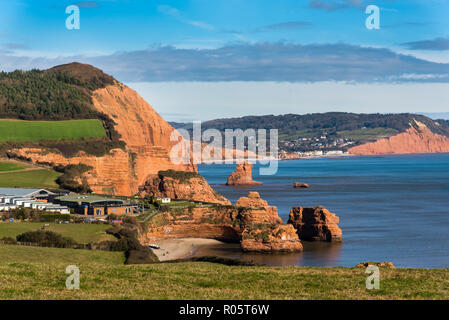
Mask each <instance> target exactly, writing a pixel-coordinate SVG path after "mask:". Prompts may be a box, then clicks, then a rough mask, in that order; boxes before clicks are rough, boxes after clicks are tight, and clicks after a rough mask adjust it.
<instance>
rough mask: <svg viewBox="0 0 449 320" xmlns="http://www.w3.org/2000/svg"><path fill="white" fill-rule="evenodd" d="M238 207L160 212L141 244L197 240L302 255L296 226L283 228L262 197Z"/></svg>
mask: <svg viewBox="0 0 449 320" xmlns="http://www.w3.org/2000/svg"><path fill="white" fill-rule="evenodd" d="M237 204H238V206H237ZM237 204H236V206H231V205H214V206H210V207H192V208H184V209H173V208H172V209H170V210H168V211H165V212H159V213H158V214H157V215H156V216H154V217H153V218H152V219H151V220H150V221H149V222H148V227H147V229H146V230H145V231H144V232H143V233H142V234H141V235H140V241H141V242H142V243H145V244H148V243H151V242H153V241H156V240H159V239H166V238H189V237H193V238H208V239H217V240H221V241H229V242H240V244H241V247H242V249H243V250H245V251H257V252H297V251H302V244H301V242H300V240H299V237H298V235H297V233H296V230H295V229H294V228H293V226H291V225H284V224H282V220H281V219H280V218H279V216H278V215H277V210H276V208H275V207H270V206H269V205H268V203H267V202H266V201H264V200H263V199H261V198H260V196H259V194H257V193H250V194H249V196H248V197H244V198H240V199H239V200H238V201H237Z"/></svg>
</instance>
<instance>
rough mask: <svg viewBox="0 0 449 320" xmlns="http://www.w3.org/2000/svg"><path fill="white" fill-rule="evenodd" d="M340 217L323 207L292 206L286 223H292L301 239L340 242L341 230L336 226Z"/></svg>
mask: <svg viewBox="0 0 449 320" xmlns="http://www.w3.org/2000/svg"><path fill="white" fill-rule="evenodd" d="M339 221H340V219H339V218H338V217H337V216H336V215H335V214H334V213H332V212H330V211H329V210H327V209H325V208H323V207H315V208H303V207H293V208H292V209H291V210H290V214H289V220H288V223H289V224H291V225H293V227H295V229H296V230H297V232H298V236H299V238H300V239H301V240H305V241H328V242H341V241H342V231H341V229H340V228H339V227H338V222H339Z"/></svg>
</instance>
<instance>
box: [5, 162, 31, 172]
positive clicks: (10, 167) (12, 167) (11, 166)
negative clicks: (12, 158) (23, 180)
mask: <svg viewBox="0 0 449 320" xmlns="http://www.w3.org/2000/svg"><path fill="white" fill-rule="evenodd" d="M26 168H29V166H25V165H20V164H18V163H15V162H0V172H7V171H16V170H23V169H26Z"/></svg>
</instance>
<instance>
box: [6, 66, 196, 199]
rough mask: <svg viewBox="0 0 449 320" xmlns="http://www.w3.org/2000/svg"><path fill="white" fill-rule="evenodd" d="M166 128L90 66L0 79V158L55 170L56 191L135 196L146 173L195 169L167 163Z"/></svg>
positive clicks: (136, 99)
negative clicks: (0, 135) (59, 186)
mask: <svg viewBox="0 0 449 320" xmlns="http://www.w3.org/2000/svg"><path fill="white" fill-rule="evenodd" d="M1 119H3V120H1ZM25 120H26V121H31V122H25ZM173 130H174V129H173V127H171V126H170V125H169V124H168V123H167V122H165V121H164V119H162V118H161V117H160V116H159V114H157V113H156V112H155V111H154V110H153V108H152V107H151V106H150V105H149V104H148V103H147V102H146V101H145V100H143V99H142V98H141V97H140V96H139V95H138V94H137V92H135V91H134V90H132V89H130V88H128V87H126V86H125V85H123V84H122V83H120V82H118V81H117V80H115V79H114V78H113V77H111V76H109V75H107V74H105V73H103V72H102V71H101V70H99V69H97V68H95V67H93V66H90V65H85V64H80V63H71V64H66V65H62V66H57V67H54V68H51V69H48V70H44V71H41V70H31V71H20V70H19V71H14V72H11V73H4V72H3V73H0V132H5V133H7V134H5V136H2V139H1V140H0V157H4V158H5V157H8V158H12V159H19V160H25V161H27V162H32V163H34V164H40V165H46V166H48V167H50V168H55V169H57V171H59V172H61V173H64V176H63V177H62V178H59V179H58V181H59V182H62V185H61V186H62V187H69V188H71V189H73V190H76V191H88V190H92V191H94V192H96V193H101V194H117V195H135V194H136V193H138V192H139V187H140V186H142V185H144V183H145V181H146V179H147V177H148V176H149V175H150V174H157V173H158V172H159V171H161V170H170V169H173V170H181V171H195V170H196V168H195V166H193V165H192V164H189V163H188V164H180V165H174V164H173V163H172V162H171V161H170V158H169V152H170V149H171V147H172V146H173V145H174V142H171V141H170V135H171V133H172V132H173ZM73 166H75V167H73Z"/></svg>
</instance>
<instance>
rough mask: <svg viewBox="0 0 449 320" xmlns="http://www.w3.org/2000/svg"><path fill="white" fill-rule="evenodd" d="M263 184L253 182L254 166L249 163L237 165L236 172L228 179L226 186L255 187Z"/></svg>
mask: <svg viewBox="0 0 449 320" xmlns="http://www.w3.org/2000/svg"><path fill="white" fill-rule="evenodd" d="M261 184H262V182H257V181H254V180H253V165H252V164H251V163H249V162H247V161H245V162H243V163H237V166H236V168H235V171H234V172H233V173H231V175H230V176H229V177H228V181H227V182H226V185H228V186H255V185H261Z"/></svg>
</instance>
